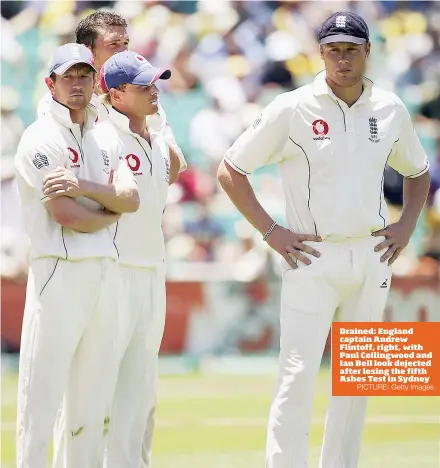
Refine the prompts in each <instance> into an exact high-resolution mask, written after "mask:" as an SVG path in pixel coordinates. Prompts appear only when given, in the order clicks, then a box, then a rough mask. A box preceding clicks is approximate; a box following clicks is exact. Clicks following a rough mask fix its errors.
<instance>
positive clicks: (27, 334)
mask: <svg viewBox="0 0 440 468" xmlns="http://www.w3.org/2000/svg"><path fill="white" fill-rule="evenodd" d="M95 73H96V70H95V68H94V65H93V57H92V54H91V53H90V51H89V50H88V49H87V48H86V47H84V46H82V45H80V44H66V45H64V46H61V47H59V48H57V49H56V51H55V53H54V55H53V57H52V60H51V65H50V69H49V76H48V77H47V78H46V84H47V86H48V88H49V89H50V92H51V95H52V101H51V103H50V106H49V109H48V112H47V113H46V114H45V115H44V116H42V117H41V118H39V119H38V120H37V121H36V122H34V123H33V124H31V125H30V126H29V127H28V128H27V129H26V130H25V132H24V134H23V136H22V138H21V140H20V143H19V146H18V149H17V153H16V156H15V161H14V162H15V166H16V170H17V181H18V188H19V194H20V199H21V205H22V210H23V215H24V221H25V225H26V228H27V231H28V234H29V237H30V257H31V259H30V268H29V276H28V284H27V291H26V305H25V311H24V317H23V327H22V337H21V350H20V367H19V382H18V387H19V388H18V411H17V413H18V414H17V467H18V468H46V460H47V455H48V451H49V444H50V440H51V436H52V430H53V426H54V423H55V419H56V416H57V411H58V409H59V407H60V405H61V402H62V400H63V396H64V411H65V418H66V419H65V424H66V428H67V430H68V432H69V438H68V440H67V443H66V446H65V450H66V458H65V464H64V465H63V466H64V468H77V467H82V468H96V466H98V463H99V462H100V460H102V454H100V453H99V451H100V447H103V445H104V441H103V429H104V418H105V415H106V411H107V409H108V402H109V400H111V397H112V395H111V394H110V392H109V390H108V386H109V383H111V382H113V381H114V379H115V374H116V372H117V368H116V369H115V366H114V365H113V362H114V361H115V360H116V357H117V353H118V346H117V345H118V343H117V340H116V336H117V333H118V309H117V306H116V304H117V297H118V289H117V285H118V284H119V272H118V268H117V265H116V260H117V257H118V254H117V250H116V248H115V245H114V244H113V239H112V232H111V231H110V229H109V227H110V226H111V225H112V224H115V223H116V222H117V221H118V219H119V218H120V214H119V213H116V212H112V211H109V210H104V209H102V207H103V205H101V204H98V203H94V202H93V203H94V204H92V205H91V204H90V203H89V204H87V203H86V200H81V199H79V198H78V199H72V198H70V197H69V196H68V194H67V196H57V195H54V196H52V195H47V194H46V193H45V192H44V185H45V182H46V179H47V177H48V176H49V175H50V174H51V173H53V171H56V170H58V169H59V168H65V169H68V170H69V171H70V173H71V174H72V175H73V177H76V175H77V174H79V173H80V172H81V171H82V170H83V168H84V165H85V162H86V161H87V163H88V164H89V165H93V164H94V163H95V162H96V163H97V164H100V160H99V159H98V158H91V159H90V161H89V160H88V158H87V155H85V153H84V151H83V137H84V135H86V134H87V132H88V131H90V130H91V129H92V128H93V126H94V122H95V119H96V115H97V112H96V108H95V107H94V106H91V105H89V102H90V98H91V95H92V92H93V86H94V81H95ZM131 184H132V188H133V190H131V191H129V192H124V193H125V194H127V193H129V196H128V197H127V199H126V200H125V203H124V207H123V209H122V210H121V211H120V212H123V211H136V209H137V208H138V205H139V198H138V193H137V189H136V186H135V184H134V181H133V180H132V181H131ZM95 195H97V196H98V198H99V196H100V195H99V193H98V194H95ZM104 198H105V197H104ZM112 373H113V374H112Z"/></svg>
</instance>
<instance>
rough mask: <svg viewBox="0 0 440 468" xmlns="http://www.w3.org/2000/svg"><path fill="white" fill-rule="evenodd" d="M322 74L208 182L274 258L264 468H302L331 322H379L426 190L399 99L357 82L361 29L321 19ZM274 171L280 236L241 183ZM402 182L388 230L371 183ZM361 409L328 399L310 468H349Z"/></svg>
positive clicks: (274, 111)
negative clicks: (273, 346) (281, 216)
mask: <svg viewBox="0 0 440 468" xmlns="http://www.w3.org/2000/svg"><path fill="white" fill-rule="evenodd" d="M318 41H319V44H320V51H321V57H322V58H323V60H324V63H325V71H323V72H321V73H320V74H318V75H317V77H316V78H315V80H314V82H313V83H312V84H310V85H307V86H303V87H301V88H299V89H297V90H295V91H292V92H287V93H283V94H281V95H279V96H278V97H277V98H276V99H275V100H274V101H273V102H272V103H271V104H269V105H268V106H267V108H266V109H265V110H264V111H263V113H262V115H261V116H260V117H259V118H258V119H257V120H256V121H255V123H254V125H253V127H251V128H249V129H247V130H246V131H245V132H244V133H243V134H242V135H241V136H240V137H239V138H238V139H237V141H236V142H235V143H234V144H233V145H232V147H231V148H230V149H229V150H228V151H227V153H226V155H225V157H224V160H223V161H222V163H221V165H220V167H219V171H218V178H219V181H220V183H221V185H222V187H223V189H224V190H225V191H226V193H227V194H228V196H229V197H230V198H231V200H232V201H233V203H234V204H235V205H236V207H237V208H238V209H239V210H240V211H241V213H242V214H243V215H244V216H245V217H246V218H247V220H248V221H249V222H250V223H251V224H252V225H253V226H254V227H255V228H256V229H258V230H259V231H260V232H261V233H262V234H263V238H264V240H266V241H267V242H268V244H269V245H270V246H271V247H272V248H273V249H274V250H275V251H277V252H278V253H280V255H281V256H282V257H283V259H281V260H282V264H283V280H282V298H281V315H280V325H281V337H280V357H279V373H278V378H277V382H276V388H275V394H274V397H273V401H272V406H271V410H270V415H269V422H268V431H267V442H266V467H267V468H300V467H301V468H305V467H307V466H309V465H308V449H309V432H310V418H311V411H312V402H313V395H314V386H315V380H316V377H317V374H318V371H319V367H320V363H321V358H322V353H323V350H324V346H325V342H326V338H327V335H328V332H329V329H330V326H331V323H332V320H333V317H334V314H335V311H336V310H337V309H339V311H340V314H341V317H340V318H341V320H343V321H349V322H356V321H367V322H369V321H381V320H382V316H383V310H384V307H385V303H386V300H387V296H388V291H389V287H390V281H391V267H390V265H391V264H392V263H393V261H394V260H395V259H396V258H397V256H398V255H399V253H400V251H401V250H402V249H403V248H404V247H405V246H406V245H407V243H408V241H409V239H410V237H411V235H412V233H413V230H414V228H415V226H416V222H417V219H418V217H419V215H420V212H421V210H422V208H423V205H424V203H425V200H426V196H427V192H428V188H429V183H430V181H429V173H428V160H427V157H426V154H425V151H424V150H423V148H422V146H421V144H420V141H419V139H418V137H417V135H416V133H415V131H414V128H413V125H412V122H411V118H410V116H409V113H408V111H407V110H406V108H405V106H404V105H403V103H402V102H401V100H400V99H399V98H398V97H397V96H396V95H395V94H394V93H391V92H386V91H382V90H380V89H378V88H376V87H375V86H374V85H373V83H372V82H371V81H369V80H368V79H366V78H364V77H363V73H364V70H365V66H366V60H367V58H368V55H369V53H370V42H369V31H368V27H367V25H366V24H365V22H364V20H363V19H362V18H360V17H359V16H358V15H356V14H353V13H349V12H338V13H335V14H334V15H332V16H331V17H329V18H328V19H327V20H326V21H325V22H324V23H323V24H322V26H321V28H320V30H319V34H318ZM273 163H276V164H278V167H279V172H280V175H281V178H282V182H283V186H284V193H285V200H286V217H287V223H288V229H285V228H283V227H282V226H279V225H277V224H276V223H274V222H273V220H272V219H271V217H270V216H269V214H267V213H266V211H265V210H264V209H263V207H262V206H261V205H260V203H259V202H258V200H257V199H256V197H255V193H254V191H253V190H252V187H251V185H250V183H249V181H248V178H247V176H248V175H249V174H251V173H252V172H253V171H255V170H256V169H257V168H259V167H262V166H265V165H268V164H273ZM387 164H389V165H390V166H391V167H393V168H394V169H395V170H397V171H398V172H399V173H400V174H402V175H403V176H404V177H405V185H404V206H403V212H402V216H401V218H400V220H399V221H398V222H397V223H394V224H391V225H388V214H387V206H386V203H385V200H384V196H383V172H384V169H385V166H386V165H387ZM365 411H366V398H364V397H331V399H330V405H329V408H328V412H327V418H326V424H325V434H324V441H323V448H322V453H321V459H320V467H321V468H355V467H357V466H358V460H359V455H360V446H361V438H362V429H363V425H364V420H365Z"/></svg>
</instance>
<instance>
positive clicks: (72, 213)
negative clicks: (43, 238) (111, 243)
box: [45, 196, 120, 233]
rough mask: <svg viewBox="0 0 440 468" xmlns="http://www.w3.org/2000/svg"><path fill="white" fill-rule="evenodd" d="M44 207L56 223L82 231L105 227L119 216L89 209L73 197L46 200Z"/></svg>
mask: <svg viewBox="0 0 440 468" xmlns="http://www.w3.org/2000/svg"><path fill="white" fill-rule="evenodd" d="M45 207H46V209H47V211H48V212H49V214H50V216H51V217H52V219H54V221H56V222H57V223H58V224H60V225H61V226H65V227H67V228H69V229H72V230H73V231H77V232H84V233H91V232H96V231H100V230H101V229H105V228H107V227H108V226H110V225H111V224H113V223H115V222H116V221H117V220H118V219H119V217H120V215H118V214H115V213H109V212H105V211H94V210H90V209H89V208H87V207H85V206H83V205H81V204H80V203H78V202H77V201H76V200H75V199H73V198H69V197H64V196H63V197H58V198H55V199H53V200H49V201H47V202H46V204H45Z"/></svg>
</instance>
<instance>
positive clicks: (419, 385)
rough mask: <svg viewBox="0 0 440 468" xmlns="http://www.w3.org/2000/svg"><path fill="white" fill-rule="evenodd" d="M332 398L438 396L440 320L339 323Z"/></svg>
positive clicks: (334, 330)
mask: <svg viewBox="0 0 440 468" xmlns="http://www.w3.org/2000/svg"><path fill="white" fill-rule="evenodd" d="M332 395H334V396H440V322H429V323H428V322H398V323H379V322H373V323H371V322H357V323H353V322H350V323H348V322H335V323H333V325H332Z"/></svg>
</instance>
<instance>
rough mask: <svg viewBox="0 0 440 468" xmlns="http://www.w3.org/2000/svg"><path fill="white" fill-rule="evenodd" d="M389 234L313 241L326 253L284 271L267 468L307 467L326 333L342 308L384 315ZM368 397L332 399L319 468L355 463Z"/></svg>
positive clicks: (348, 313) (344, 313) (363, 316)
mask: <svg viewBox="0 0 440 468" xmlns="http://www.w3.org/2000/svg"><path fill="white" fill-rule="evenodd" d="M383 239H384V238H382V237H380V238H379V237H367V238H359V239H350V240H347V241H344V242H327V241H323V242H316V243H315V242H308V244H309V245H313V247H315V249H316V250H318V251H319V252H321V256H320V257H319V258H316V257H312V256H310V255H308V254H306V256H308V257H309V258H310V259H311V261H312V263H311V265H304V264H303V263H301V262H298V265H299V268H298V269H296V270H293V269H288V270H286V271H285V272H284V273H283V282H282V292H281V315H280V356H279V372H278V378H277V381H276V385H275V393H274V397H273V401H272V405H271V409H270V414H269V423H268V430H267V440H266V468H307V467H308V466H309V464H308V450H309V432H310V419H311V414H312V404H313V397H314V390H315V382H316V378H317V375H318V372H319V368H320V364H321V359H322V355H323V351H324V347H325V343H326V339H327V336H328V333H329V330H330V327H331V324H332V321H333V318H334V315H335V312H336V310H337V309H339V313H340V320H341V321H347V322H359V321H365V322H377V321H382V317H383V312H384V309H385V304H386V300H387V297H388V291H389V287H390V282H391V268H390V267H389V266H388V264H387V263H386V262H384V263H381V262H380V257H381V255H382V254H383V252H382V253H380V252H374V247H375V246H376V245H377V244H379V243H380V242H381V241H382V240H383ZM366 404H367V399H366V397H332V396H331V397H330V403H329V408H328V411H327V417H326V422H325V432H324V441H323V447H322V452H321V458H320V464H319V466H320V468H357V466H358V460H359V454H360V446H361V439H362V429H363V426H364V421H365V411H366Z"/></svg>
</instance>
